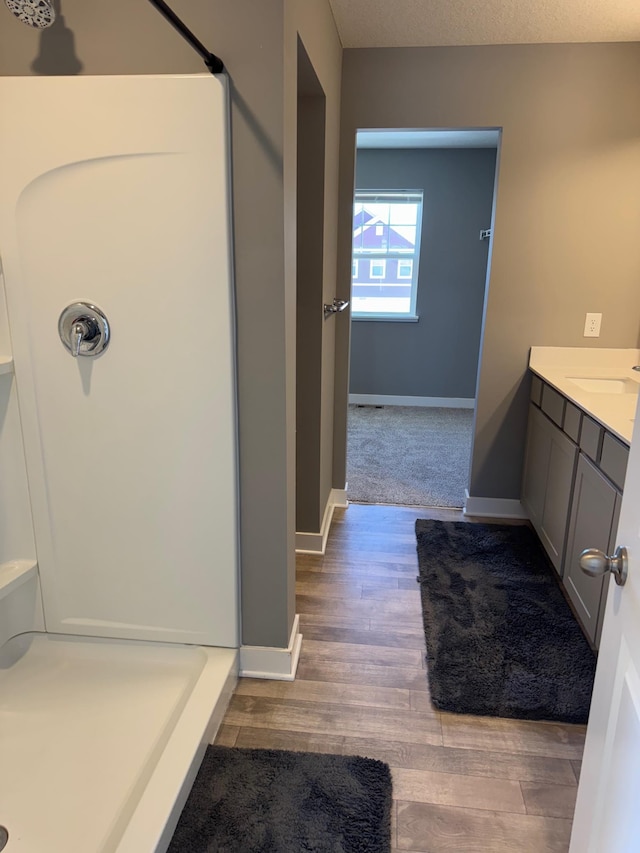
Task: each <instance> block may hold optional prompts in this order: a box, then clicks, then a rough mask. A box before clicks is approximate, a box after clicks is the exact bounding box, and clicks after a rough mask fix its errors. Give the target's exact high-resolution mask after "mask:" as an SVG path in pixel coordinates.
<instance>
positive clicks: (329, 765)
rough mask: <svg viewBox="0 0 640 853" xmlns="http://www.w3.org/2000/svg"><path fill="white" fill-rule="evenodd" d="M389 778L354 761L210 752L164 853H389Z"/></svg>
mask: <svg viewBox="0 0 640 853" xmlns="http://www.w3.org/2000/svg"><path fill="white" fill-rule="evenodd" d="M390 849H391V771H390V770H389V767H388V765H386V764H383V763H382V762H381V761H375V760H373V759H371V758H359V757H358V756H344V755H321V754H315V753H307V752H285V751H281V750H271V749H237V748H230V747H222V746H210V747H208V748H207V751H206V753H205V757H204V761H203V762H202V766H201V767H200V771H199V773H198V776H197V778H196V781H195V783H194V785H193V789H192V791H191V794H190V795H189V799H188V800H187V803H186V805H185V807H184V810H183V812H182V815H181V816H180V820H179V822H178V826H177V828H176V831H175V834H174V836H173V839H172V841H171V845H170V846H169V851H168V853H214V852H215V853H301V851H304V853H389V851H390Z"/></svg>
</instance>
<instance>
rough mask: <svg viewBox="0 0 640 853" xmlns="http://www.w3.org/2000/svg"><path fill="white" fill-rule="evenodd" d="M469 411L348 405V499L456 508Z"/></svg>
mask: <svg viewBox="0 0 640 853" xmlns="http://www.w3.org/2000/svg"><path fill="white" fill-rule="evenodd" d="M472 425H473V410H472V409H436V408H433V409H432V408H415V407H411V406H385V407H384V408H382V409H376V408H373V407H369V406H366V407H362V408H360V407H357V406H353V405H351V406H349V418H348V444H347V482H348V490H347V497H348V498H349V500H350V501H356V502H359V503H383V504H399V505H410V506H451V507H461V506H462V505H463V503H464V490H465V488H466V487H467V485H468V480H469V463H470V458H471V436H472Z"/></svg>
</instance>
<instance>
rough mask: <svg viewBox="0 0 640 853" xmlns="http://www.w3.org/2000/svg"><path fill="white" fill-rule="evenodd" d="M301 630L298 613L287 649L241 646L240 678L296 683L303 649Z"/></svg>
mask: <svg viewBox="0 0 640 853" xmlns="http://www.w3.org/2000/svg"><path fill="white" fill-rule="evenodd" d="M299 629H300V617H299V616H298V614H297V613H296V616H295V619H294V620H293V627H292V628H291V636H290V638H289V645H288V646H287V648H286V649H279V648H274V647H272V646H241V647H240V673H239V674H240V677H241V678H270V679H273V680H275V681H294V680H295V677H296V670H297V668H298V660H299V659H300V649H301V647H302V634H301V633H300V630H299Z"/></svg>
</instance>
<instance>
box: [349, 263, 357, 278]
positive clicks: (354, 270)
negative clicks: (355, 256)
mask: <svg viewBox="0 0 640 853" xmlns="http://www.w3.org/2000/svg"><path fill="white" fill-rule="evenodd" d="M351 278H358V262H357V261H351Z"/></svg>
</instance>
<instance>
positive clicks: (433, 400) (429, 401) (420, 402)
mask: <svg viewBox="0 0 640 853" xmlns="http://www.w3.org/2000/svg"><path fill="white" fill-rule="evenodd" d="M349 402H350V403H353V404H355V405H357V406H422V407H437V408H441V409H473V407H474V406H475V404H476V401H475V399H474V398H473V397H402V396H397V395H394V394H349Z"/></svg>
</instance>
